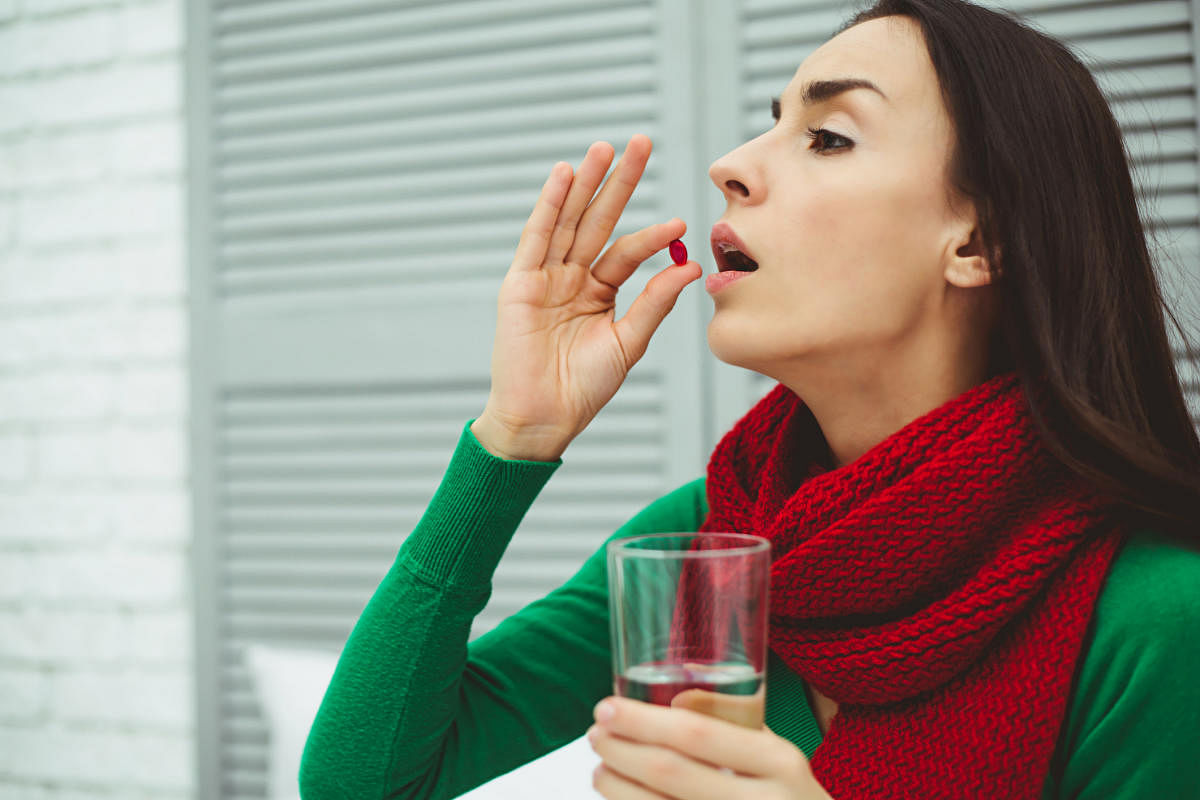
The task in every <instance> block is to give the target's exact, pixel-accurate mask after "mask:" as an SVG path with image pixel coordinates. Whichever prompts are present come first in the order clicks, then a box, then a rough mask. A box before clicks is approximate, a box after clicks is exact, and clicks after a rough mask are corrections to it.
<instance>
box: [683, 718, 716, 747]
mask: <svg viewBox="0 0 1200 800" xmlns="http://www.w3.org/2000/svg"><path fill="white" fill-rule="evenodd" d="M707 722H708V720H698V719H689V720H687V721H685V722H683V723H682V724H680V726H679V736H680V738H681V740H682V741H684V742H688V743H690V744H694V745H703V744H707V743H708V740H709V739H710V738H712V737H711V731H710V730H709V727H708V726H707V725H706V724H705V723H707Z"/></svg>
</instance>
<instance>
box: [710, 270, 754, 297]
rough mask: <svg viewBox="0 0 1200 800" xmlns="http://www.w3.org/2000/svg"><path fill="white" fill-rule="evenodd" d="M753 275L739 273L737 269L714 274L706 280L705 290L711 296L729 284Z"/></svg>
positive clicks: (751, 273) (750, 273)
mask: <svg viewBox="0 0 1200 800" xmlns="http://www.w3.org/2000/svg"><path fill="white" fill-rule="evenodd" d="M753 274H754V273H753V272H739V271H738V270H735V269H731V270H726V271H725V272H714V273H713V274H711V275H709V276H708V277H707V278H705V279H704V288H705V290H706V291H707V292H708V293H709V294H716V293H717V292H719V291H721V290H722V289H724V288H725V287H726V286H728V285H729V284H731V283H735V282H737V281H740V280H741V279H742V278H745V277H746V276H747V275H753Z"/></svg>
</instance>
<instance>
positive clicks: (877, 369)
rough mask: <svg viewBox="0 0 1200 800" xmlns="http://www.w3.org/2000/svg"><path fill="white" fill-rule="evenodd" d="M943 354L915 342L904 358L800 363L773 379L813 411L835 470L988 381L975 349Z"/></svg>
mask: <svg viewBox="0 0 1200 800" xmlns="http://www.w3.org/2000/svg"><path fill="white" fill-rule="evenodd" d="M983 355H984V356H986V353H984V354H983ZM946 356H947V354H946V352H945V351H944V350H939V349H937V348H930V347H922V346H920V345H919V344H918V345H914V346H913V347H912V348H911V349H910V352H909V353H908V357H906V358H898V357H896V353H895V352H894V351H891V352H888V353H886V354H876V355H874V356H871V357H867V358H864V359H861V360H860V362H859V363H858V364H853V363H848V362H847V360H846V359H845V358H841V359H838V360H837V363H830V364H826V365H825V366H824V367H821V366H816V367H814V366H813V365H811V364H805V365H803V368H802V370H801V369H798V370H796V371H795V372H794V373H792V374H789V375H785V376H784V377H782V378H777V380H779V381H780V382H781V383H783V384H784V385H785V386H787V387H788V388H789V389H791V390H792V391H793V392H795V393H796V395H797V396H799V397H800V399H801V400H803V401H804V404H805V405H806V406H808V408H809V409H810V410H811V411H812V414H813V416H814V417H815V418H816V420H817V424H818V425H820V427H821V433H822V434H823V435H824V437H825V441H826V443H827V444H828V447H829V458H830V461H831V463H832V466H833V467H834V468H837V467H843V466H845V465H847V464H850V463H852V462H854V461H855V460H857V459H858V458H859V457H860V456H862V455H863V454H864V453H866V452H867V451H868V450H870V449H871V448H873V447H874V446H875V445H877V444H879V443H880V442H882V441H883V440H884V439H886V438H888V437H889V436H891V435H892V434H894V433H895V432H897V431H899V430H900V429H901V428H903V427H904V426H906V425H908V424H909V423H910V422H912V421H913V420H915V419H918V418H919V417H922V416H924V415H925V414H927V413H929V412H930V411H932V410H934V409H935V408H938V407H939V406H941V405H943V404H945V403H946V402H948V401H950V400H952V399H954V398H955V397H957V396H959V395H960V394H962V393H963V392H965V391H967V390H968V389H970V388H971V387H973V386H977V385H979V384H980V383H983V382H984V381H986V380H987V379H988V377H989V375H988V374H987V360H986V357H980V354H979V353H966V352H964V353H960V354H958V357H957V358H947V357H946Z"/></svg>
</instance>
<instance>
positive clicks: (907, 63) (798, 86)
mask: <svg viewBox="0 0 1200 800" xmlns="http://www.w3.org/2000/svg"><path fill="white" fill-rule="evenodd" d="M829 78H865V79H867V80H869V81H871V82H872V83H874V84H875V85H876V86H878V87H879V88H880V89H882V90H883V93H884V94H886V95H887V97H888V101H889V103H890V104H891V106H892V108H894V109H895V110H897V111H900V112H903V111H904V110H905V109H921V108H922V107H929V106H933V105H937V106H940V105H941V98H940V94H939V93H938V89H937V73H936V72H935V71H934V68H933V62H931V61H930V60H929V53H928V51H927V50H926V48H925V41H924V39H923V38H922V35H921V29H920V26H919V25H918V24H917V22H916V21H915V20H913V19H911V18H909V17H903V16H891V17H881V18H878V19H872V20H868V21H866V22H861V23H859V24H857V25H855V26H853V27H850V28H847V29H846V30H844V31H842V32H841V33H839V34H838V35H837V36H834V37H833V38H832V39H830V40H829V41H827V42H825V43H824V44H822V45H821V46H820V47H819V48H817V49H816V50H814V51H813V52H812V53H811V54H810V55H809V56H808V58H806V59H804V62H803V63H802V64H801V65H800V67H799V68H798V69H797V70H796V73H795V75H794V76H793V77H792V80H791V82H790V83H789V84H788V86H787V89H786V91H785V94H786V96H787V100H785V101H784V103H785V105H786V104H787V102H788V100H790V101H791V102H792V103H798V102H799V97H800V91H801V90H802V89H803V87H804V85H805V84H807V83H808V82H809V81H812V80H821V79H829ZM854 95H861V96H862V97H861V98H857V99H860V100H865V102H867V103H872V102H878V103H882V102H883V99H882V98H881V97H879V95H877V94H875V93H874V92H870V91H854V92H850V93H849V94H847V95H846V97H852V96H854ZM871 96H873V97H874V98H875V99H874V100H870V99H866V98H868V97H871ZM926 110H928V108H926Z"/></svg>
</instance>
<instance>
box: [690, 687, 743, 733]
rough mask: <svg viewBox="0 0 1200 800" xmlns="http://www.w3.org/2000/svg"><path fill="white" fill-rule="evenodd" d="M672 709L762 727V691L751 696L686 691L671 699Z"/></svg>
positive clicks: (702, 690) (699, 690)
mask: <svg viewBox="0 0 1200 800" xmlns="http://www.w3.org/2000/svg"><path fill="white" fill-rule="evenodd" d="M671 707H672V708H684V709H687V710H688V711H695V712H697V713H700V714H707V715H708V716H710V717H716V718H717V719H723V720H725V721H726V722H732V723H733V724H734V725H741V726H742V727H743V728H754V729H758V728H761V727H763V691H762V689H759V690H758V691H757V692H755V693H754V694H751V695H744V694H720V693H719V692H710V691H708V690H706V689H687V690H685V691H682V692H680V693H679V694H677V695H675V696H674V697H673V698H671Z"/></svg>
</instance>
